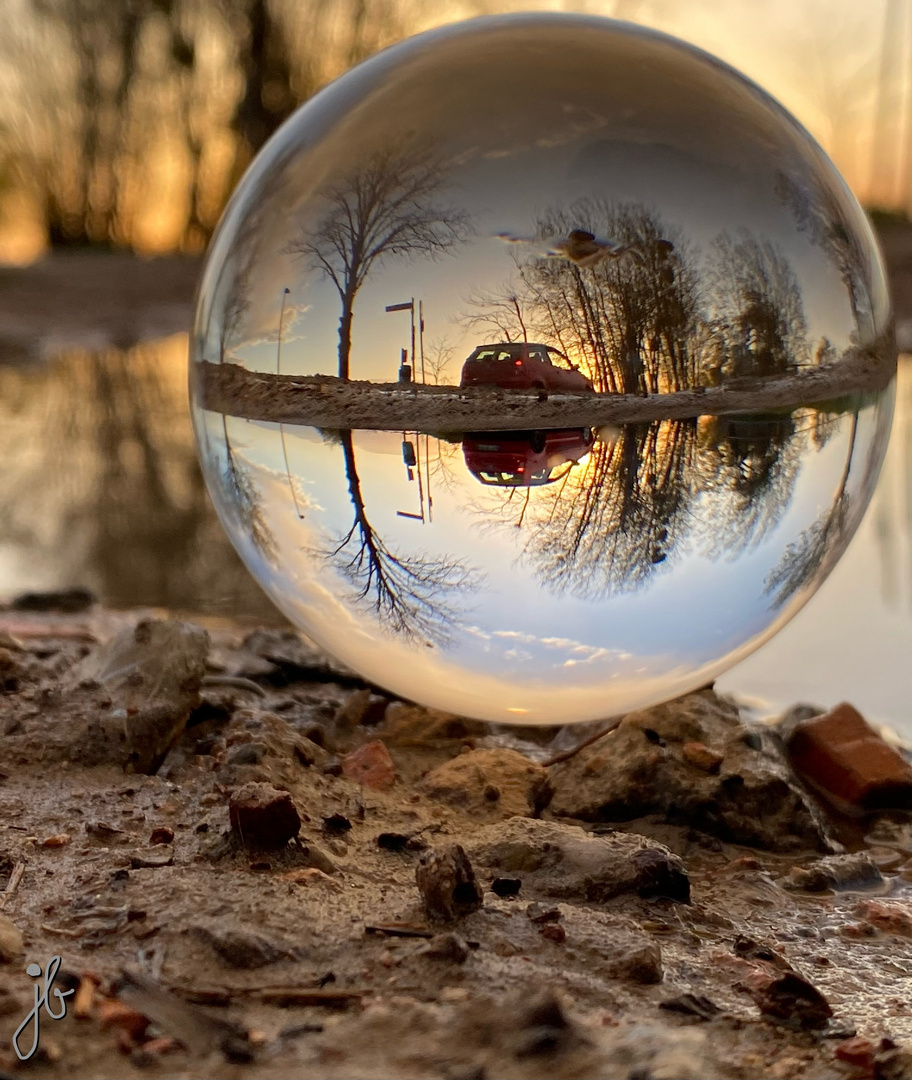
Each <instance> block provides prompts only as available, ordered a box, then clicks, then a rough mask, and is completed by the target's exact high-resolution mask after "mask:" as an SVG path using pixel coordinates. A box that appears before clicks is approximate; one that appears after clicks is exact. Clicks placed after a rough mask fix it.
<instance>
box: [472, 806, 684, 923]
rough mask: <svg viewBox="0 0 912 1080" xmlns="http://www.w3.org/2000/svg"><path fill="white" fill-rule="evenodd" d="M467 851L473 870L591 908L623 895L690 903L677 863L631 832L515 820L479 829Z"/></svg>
mask: <svg viewBox="0 0 912 1080" xmlns="http://www.w3.org/2000/svg"><path fill="white" fill-rule="evenodd" d="M467 847H468V851H469V855H470V857H471V858H472V860H473V861H474V862H476V863H477V864H478V865H480V866H485V867H491V868H494V869H497V870H502V871H507V872H510V873H514V874H522V875H523V879H522V880H523V888H524V889H526V888H530V889H532V890H533V891H534V892H538V893H539V894H541V895H543V896H551V897H558V898H562V899H584V900H588V901H590V902H594V903H602V902H604V901H606V900H610V899H611V898H612V897H614V896H620V895H622V894H624V893H633V894H634V895H637V896H642V897H645V898H649V897H658V896H663V897H668V898H669V899H671V900H679V901H683V902H685V903H686V902H688V901H689V899H690V881H689V880H688V877H687V873H686V872H685V870H684V864H683V863H682V862H681V860H680V859H679V858H678V857H677V856H676V855H672V853H671V852H670V851H669V850H668V849H667V848H665V847H663V846H662V845H661V844H657V843H655V842H653V841H652V840H647V839H646V838H645V837H643V836H637V835H635V834H632V833H609V834H607V835H599V836H596V835H593V834H592V833H587V832H585V831H584V830H583V829H581V828H580V827H579V826H577V825H565V824H563V823H560V822H555V821H538V820H535V819H531V818H519V817H516V818H509V819H508V820H507V821H504V822H500V823H497V824H493V825H486V826H484V827H483V828H481V829H479V830H478V831H477V832H476V833H474V834H473V835H472V837H471V839H470V841H469V842H468V844H467Z"/></svg>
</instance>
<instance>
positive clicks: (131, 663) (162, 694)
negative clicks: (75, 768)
mask: <svg viewBox="0 0 912 1080" xmlns="http://www.w3.org/2000/svg"><path fill="white" fill-rule="evenodd" d="M208 653H209V635H208V634H207V633H206V631H205V630H203V629H202V628H201V627H199V626H194V625H193V624H192V623H187V622H180V621H178V620H172V619H167V620H166V619H143V620H141V621H140V622H138V623H137V624H136V625H135V626H133V627H129V628H127V629H126V630H123V631H121V633H119V634H117V635H116V636H115V637H114V638H112V639H111V640H110V641H109V642H107V644H105V645H102V646H100V647H99V648H98V649H96V650H95V651H94V652H93V653H90V654H89V655H88V656H87V657H86V658H85V659H84V660H82V661H80V663H78V664H76V665H75V667H73V668H71V669H70V671H68V672H67V675H66V677H65V680H64V688H65V689H69V690H76V689H77V688H80V687H83V688H85V687H91V686H100V687H103V688H104V691H105V693H106V694H107V696H108V697H109V699H110V702H111V704H110V709H109V710H108V711H107V712H105V713H103V714H102V715H101V716H100V717H99V718H98V720H97V723H95V724H94V725H93V726H92V727H91V728H90V730H88V731H87V733H86V740H87V742H89V743H93V744H95V746H96V749H97V750H98V755H97V756H99V757H100V758H102V759H108V760H110V759H111V758H114V759H116V760H117V761H118V762H121V763H122V764H123V765H124V767H125V768H126V769H127V771H129V772H139V773H154V772H156V771H157V770H158V768H159V766H160V765H161V763H162V762H163V761H164V759H165V756H166V754H167V753H168V751H169V750H170V749H171V747H172V746H173V745H174V743H175V742H176V740H177V739H178V738H179V737H180V734H181V732H182V731H183V730H184V727H185V726H186V723H187V718H188V717H189V716H190V713H191V711H192V710H193V709H194V708H195V707H196V705H198V704H199V700H200V698H199V690H200V686H201V684H202V680H203V676H204V675H205V673H206V657H207V656H208Z"/></svg>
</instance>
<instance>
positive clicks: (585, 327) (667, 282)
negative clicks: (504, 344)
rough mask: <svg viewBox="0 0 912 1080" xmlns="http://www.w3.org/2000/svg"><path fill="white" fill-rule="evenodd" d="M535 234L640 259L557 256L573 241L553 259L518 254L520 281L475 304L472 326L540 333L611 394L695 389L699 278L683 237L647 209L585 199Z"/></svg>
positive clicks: (508, 334)
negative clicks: (590, 243)
mask: <svg viewBox="0 0 912 1080" xmlns="http://www.w3.org/2000/svg"><path fill="white" fill-rule="evenodd" d="M535 233H536V236H537V237H539V238H546V237H561V238H566V237H572V236H574V235H579V234H585V235H587V236H591V237H593V238H594V237H595V235H596V234H597V233H601V234H604V235H606V236H609V237H611V241H610V245H611V246H612V247H613V248H615V249H621V250H624V251H625V252H629V253H630V256H631V257H626V256H625V257H621V258H604V259H599V260H598V261H597V262H595V263H592V264H589V263H581V262H580V261H578V260H576V261H575V260H574V259H573V257H572V256H567V257H560V256H559V255H558V253H559V252H560V251H561V250H562V249H563V248H564V247H565V241H564V240H561V241H560V242H559V244H557V245H554V248H555V250H552V251H551V252H549V253H548V254H546V255H541V254H538V253H536V254H533V255H532V256H531V257H528V258H525V259H522V258H518V257H516V256H514V259H515V261H516V263H517V271H516V274H515V275H514V277H513V278H512V279H510V280H509V281H507V282H506V283H504V284H503V285H501V286H500V287H498V288H496V289H494V290H490V291H487V292H484V291H482V292H479V291H476V292H475V293H474V294H472V295H471V296H470V297H469V298H468V304H469V310H467V311H466V313H465V314H464V316H463V321H464V323H465V324H466V325H468V326H473V327H479V328H484V329H490V330H491V331H492V332H494V333H498V334H500V335H503V337H504V338H505V339H506V340H509V341H512V340H519V339H520V338H522V339H523V340H528V338H529V336H530V335H534V338H535V339H536V340H539V341H543V342H546V343H547V344H550V345H554V346H556V347H557V348H559V349H560V350H561V351H562V352H564V353H567V354H568V355H572V356H573V357H574V359H576V360H578V362H579V363H580V364H581V366H582V367H583V368H584V369H585V370H586V373H587V375H588V376H589V378H590V379H591V381H592V384H593V386H594V388H595V389H596V390H598V391H600V392H603V393H604V392H608V393H640V394H645V393H658V392H659V391H660V390H663V389H680V388H681V387H685V386H690V385H692V383H693V374H694V359H693V355H692V350H691V349H690V348H689V339H690V337H691V336H692V333H693V328H694V326H695V325H696V323H697V321H698V290H697V278H696V274H695V272H694V271H693V269H692V268H691V267H690V265H689V262H690V260H689V256H688V252H687V249H686V247H685V246H684V244H683V242H682V241H681V239H680V237H679V236H678V235H677V232H676V230H672V229H669V228H668V227H667V226H666V225H665V223H663V222H662V221H661V220H660V219H659V218H658V217H657V216H656V214H654V213H653V212H652V211H650V210H649V209H648V208H646V207H644V206H641V205H639V204H635V203H617V204H615V203H611V202H608V201H606V200H604V199H597V198H586V199H578V200H577V201H576V202H574V203H572V204H570V205H569V206H557V207H551V208H550V209H548V210H546V211H545V212H544V213H543V214H542V215H541V217H540V218H539V219H538V220H537V221H536V223H535ZM672 235H673V236H674V237H675V239H674V242H672V240H671V239H670V237H671V236H672ZM521 242H522V243H526V241H521ZM597 243H598V242H597ZM608 245H609V242H607V241H606V242H602V245H601V246H604V247H608Z"/></svg>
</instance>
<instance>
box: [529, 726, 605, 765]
mask: <svg viewBox="0 0 912 1080" xmlns="http://www.w3.org/2000/svg"><path fill="white" fill-rule="evenodd" d="M623 719H624V718H623V717H622V716H618V717H617V718H616V719H614V720H612V721H611V722H610V723H609V724H608V726H607V727H605V728H602V730H601V731H597V732H596V733H595V734H594V735H589V736H588V737H587V738H585V739H583V740H582V741H580V742H578V743H577V744H576V746H574V747H573V749H572V750H563V751H561V753H559V754H554V756H553V757H549V758H547V759H546V760H545V761H543V762H542V765H543V766H544V767H545V768H546V769H547V768H548V767H549V766H551V765H557V764H558V763H559V762H561V761H567V760H568V759H569V758H572V757H573V756H574V755H576V754H578V753H579V752H580V750H585V748H586V747H587V746H591V745H592V744H593V743H594V742H598V741H599V739H603V738H604V737H605V736H606V735H610V734H611V732H612V731H614V729H615V728H616V727H617V726H618V724H620V722H621V721H622V720H623Z"/></svg>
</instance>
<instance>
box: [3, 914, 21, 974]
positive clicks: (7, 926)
mask: <svg viewBox="0 0 912 1080" xmlns="http://www.w3.org/2000/svg"><path fill="white" fill-rule="evenodd" d="M23 952H24V948H23V945H22V934H21V933H20V931H19V928H18V927H17V926H15V925H14V924H13V923H11V922H10V921H9V919H7V918H6V916H5V915H0V964H15V963H16V962H17V961H18V960H20V959H21V958H22V955H23Z"/></svg>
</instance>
